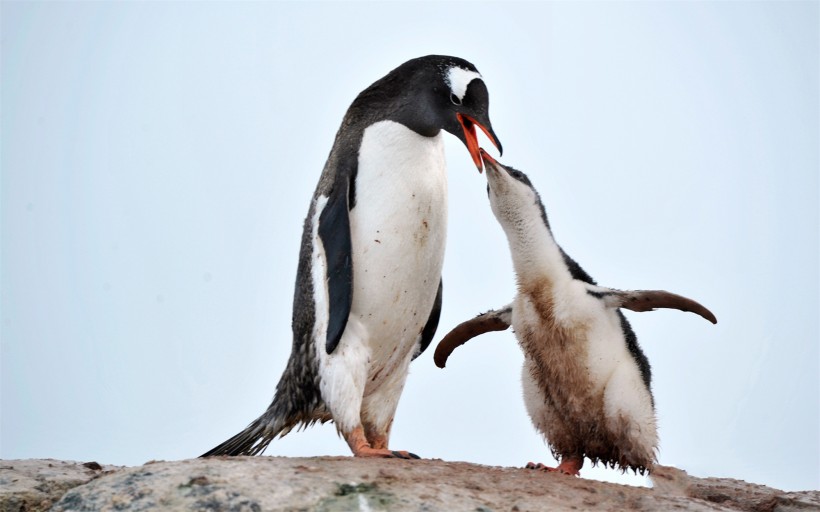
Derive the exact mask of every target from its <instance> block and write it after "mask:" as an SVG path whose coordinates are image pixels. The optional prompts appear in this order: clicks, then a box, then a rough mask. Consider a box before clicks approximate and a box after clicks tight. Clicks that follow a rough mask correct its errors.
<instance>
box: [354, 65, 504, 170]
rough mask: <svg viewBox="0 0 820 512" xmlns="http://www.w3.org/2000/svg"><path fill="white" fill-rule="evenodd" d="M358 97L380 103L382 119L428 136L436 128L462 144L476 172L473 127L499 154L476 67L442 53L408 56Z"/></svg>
mask: <svg viewBox="0 0 820 512" xmlns="http://www.w3.org/2000/svg"><path fill="white" fill-rule="evenodd" d="M359 99H360V100H364V101H367V102H369V103H370V104H371V105H373V104H374V103H377V104H380V108H382V109H384V110H383V111H385V112H388V113H387V115H386V117H387V118H388V119H391V120H394V121H397V122H400V123H402V124H403V125H405V126H407V127H408V128H410V129H412V130H413V131H415V132H417V133H419V134H421V135H424V136H428V137H432V136H435V135H437V134H438V133H439V132H440V131H441V130H442V129H444V130H445V131H448V132H450V133H452V134H453V135H455V136H456V137H458V138H459V139H460V140H461V142H463V143H464V145H465V146H467V149H468V150H469V152H470V156H472V158H473V162H474V163H475V165H476V167H477V168H478V170H479V172H481V170H482V162H481V156H480V153H479V145H478V137H477V131H476V128H480V129H481V131H483V132H484V133H485V134H486V135H487V137H488V138H489V139H490V141H491V142H492V143H493V144H494V145H495V147H496V148H498V151H499V153H501V151H502V149H501V143H500V142H499V140H498V137H496V135H495V132H494V131H493V128H492V124H491V123H490V116H489V113H488V112H489V105H490V96H489V93H488V91H487V86H486V85H485V84H484V80H483V79H482V77H481V74H480V73H479V72H478V70H477V69H476V67H475V66H474V65H472V64H471V63H470V62H468V61H466V60H464V59H461V58H458V57H449V56H445V55H428V56H426V57H419V58H416V59H412V60H409V61H407V62H405V63H404V64H402V65H401V66H399V67H397V68H396V69H394V70H393V71H391V72H390V73H388V74H387V75H386V76H385V77H384V78H382V79H381V80H379V81H377V82H376V83H374V84H373V85H371V86H370V87H369V88H368V89H366V90H365V91H363V92H362V94H361V95H360V97H359Z"/></svg>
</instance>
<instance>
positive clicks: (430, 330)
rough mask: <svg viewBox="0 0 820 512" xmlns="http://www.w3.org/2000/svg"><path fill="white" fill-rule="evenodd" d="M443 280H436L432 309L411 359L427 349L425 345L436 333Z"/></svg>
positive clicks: (428, 343)
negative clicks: (436, 289) (436, 285)
mask: <svg viewBox="0 0 820 512" xmlns="http://www.w3.org/2000/svg"><path fill="white" fill-rule="evenodd" d="M442 286H443V281H442V280H441V279H439V282H438V291H437V292H436V300H435V301H434V302H433V310H432V311H430V316H429V317H428V318H427V323H426V324H424V329H422V330H421V340H420V341H419V348H418V350H417V351H416V353H415V354H413V359H415V358H417V357H418V356H420V355H421V353H422V352H424V351H425V350H427V347H429V346H430V342H431V341H433V336H435V335H436V329H438V321H439V318H441V291H442Z"/></svg>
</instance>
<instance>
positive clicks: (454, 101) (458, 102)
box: [450, 93, 461, 106]
mask: <svg viewBox="0 0 820 512" xmlns="http://www.w3.org/2000/svg"><path fill="white" fill-rule="evenodd" d="M450 103H452V104H453V105H459V106H460V105H461V98H459V97H458V96H456V95H455V94H453V93H450Z"/></svg>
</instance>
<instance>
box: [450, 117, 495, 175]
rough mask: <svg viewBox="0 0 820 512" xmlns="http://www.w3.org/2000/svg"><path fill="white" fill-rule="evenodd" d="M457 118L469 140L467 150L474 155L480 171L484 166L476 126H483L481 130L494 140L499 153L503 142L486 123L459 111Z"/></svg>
mask: <svg viewBox="0 0 820 512" xmlns="http://www.w3.org/2000/svg"><path fill="white" fill-rule="evenodd" d="M456 118H457V119H458V122H459V124H461V128H462V129H463V130H464V139H465V140H466V141H467V150H468V151H469V152H470V156H472V157H473V162H474V163H475V166H476V168H477V169H478V172H479V173H480V172H481V171H482V170H483V169H484V166H483V164H482V162H481V153H480V150H479V146H478V136H477V135H476V130H475V127H476V126H478V127H479V128H481V131H483V132H484V134H485V135H486V136H487V138H489V139H490V142H492V143H493V145H494V146H495V147H496V149H498V152H499V153H501V144H499V143H498V138H496V136H495V134H494V133H493V132H492V130H489V129H487V128H486V127H485V126H484V125H482V124H481V123H479V122H478V121H476V120H475V119H473V118H472V117H470V116H468V115H466V114H462V113H460V112H459V113H456Z"/></svg>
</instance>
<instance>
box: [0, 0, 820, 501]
mask: <svg viewBox="0 0 820 512" xmlns="http://www.w3.org/2000/svg"><path fill="white" fill-rule="evenodd" d="M0 9H2V260H0V261H1V262H2V276H1V277H2V282H1V283H0V290H1V291H2V422H1V423H0V425H1V426H2V434H1V437H0V442H1V443H2V444H1V445H0V456H2V457H3V458H6V459H8V458H30V457H52V458H58V459H74V460H81V461H86V460H98V461H99V462H101V463H115V464H128V465H136V464H141V463H143V462H145V461H148V460H150V459H180V458H188V457H193V456H196V455H199V454H200V453H202V452H204V451H205V450H207V449H209V448H211V447H212V446H214V445H216V444H217V443H219V442H221V441H223V440H224V439H226V438H227V437H229V436H231V435H233V434H234V433H236V432H238V431H239V430H240V429H242V428H243V427H244V426H245V425H246V424H247V423H249V422H250V421H251V420H252V419H254V418H255V417H256V416H258V415H259V414H260V413H262V412H263V411H264V409H265V408H266V406H267V405H268V403H269V401H270V399H271V397H272V394H273V390H274V387H275V385H276V382H277V381H278V378H279V375H280V374H281V372H282V370H283V369H284V366H285V362H286V360H287V357H288V354H289V352H290V344H291V339H290V316H291V300H292V295H293V282H294V277H295V270H296V261H297V254H298V251H299V241H300V233H301V228H302V222H303V219H304V216H305V215H306V213H307V209H308V203H309V198H310V196H311V193H312V192H313V187H314V185H315V183H316V181H317V179H318V176H319V173H320V171H321V168H322V165H323V163H324V160H325V158H326V156H327V153H328V151H329V150H330V146H331V144H332V141H333V137H334V134H335V131H336V129H337V127H338V125H339V122H340V121H341V119H342V116H343V114H344V112H345V110H346V109H347V106H348V105H349V104H350V102H351V101H352V100H353V98H354V97H355V96H356V94H357V93H358V92H359V91H361V90H362V89H363V88H365V87H366V86H367V85H369V84H370V83H372V82H373V81H375V80H376V79H378V78H380V77H381V76H383V75H384V74H386V73H387V72H388V71H389V70H390V69H392V68H394V67H395V66H397V65H399V64H400V63H402V62H403V61H405V60H407V59H409V58H413V57H417V56H421V55H426V54H430V53H442V54H451V55H457V56H460V57H464V58H466V59H468V60H470V61H471V62H473V63H474V64H475V65H476V66H477V67H478V68H479V70H480V71H481V73H482V74H483V75H484V77H485V81H486V83H487V86H488V88H489V90H490V97H491V108H490V114H491V118H492V121H493V126H494V128H495V130H496V132H497V134H498V136H499V138H500V140H501V142H502V143H503V145H504V149H505V152H504V155H503V158H501V160H502V161H503V162H504V163H507V164H510V165H513V166H515V167H517V168H520V169H521V170H523V171H525V172H527V173H528V174H529V175H530V177H531V179H532V181H533V182H534V184H535V186H536V187H537V188H538V189H539V191H540V192H541V195H542V197H543V200H544V203H545V205H546V208H547V212H548V214H549V216H550V221H551V223H552V226H553V230H554V233H555V235H556V237H557V239H558V241H559V243H561V244H562V245H563V247H564V248H565V250H566V251H567V252H568V253H569V254H570V255H572V256H573V257H574V258H575V259H576V260H578V261H579V262H580V263H581V265H582V266H584V268H585V269H586V270H587V271H588V272H589V273H590V274H591V275H592V276H593V277H595V278H596V279H597V280H598V281H599V282H600V283H601V284H603V285H607V286H613V287H618V288H627V289H629V288H662V289H667V290H670V291H674V292H677V293H681V294H684V295H687V296H690V297H692V298H694V299H696V300H698V301H700V302H702V303H703V304H705V305H706V306H707V307H709V308H710V309H711V310H712V311H713V312H714V313H715V314H716V315H717V317H718V319H719V323H718V325H717V326H713V325H711V324H709V323H708V322H706V321H704V320H702V319H701V318H699V317H697V316H695V315H691V314H684V313H680V312H677V311H661V312H656V313H628V316H629V318H630V321H631V322H632V323H633V326H634V328H635V330H636V332H637V333H638V337H639V340H640V341H641V344H642V346H643V348H644V350H645V352H646V354H647V356H648V357H649V359H650V361H651V362H652V365H653V370H654V383H653V389H654V395H655V400H656V403H657V413H658V418H659V426H660V437H661V451H660V461H661V463H664V464H672V465H676V466H678V467H681V468H683V469H686V470H688V471H689V472H691V473H692V474H695V475H699V476H731V477H736V478H742V479H746V480H750V481H753V482H758V483H764V484H768V485H772V486H776V487H780V488H785V489H792V490H796V489H817V488H818V487H820V461H819V460H818V458H819V457H820V446H818V445H819V439H818V438H819V437H820V424H819V423H820V422H819V421H818V409H819V408H820V398H819V397H818V394H819V393H820V382H818V366H819V365H820V358H819V356H818V338H819V337H820V335H819V334H818V310H819V309H820V308H819V307H818V231H820V228H818V26H820V23H818V21H819V20H818V3H817V2H658V3H644V2H625V3H621V2H607V3H587V2H584V3H461V2H460V3H387V4H375V3H242V4H228V3H220V2H209V3H197V2H182V3H160V2H146V3H141V2H125V3H103V2H89V3H71V2H52V3H31V2H25V3H18V2H3V3H2V5H1V6H0ZM484 145H485V146H487V145H488V144H487V143H486V140H485V141H484ZM447 158H448V162H449V178H450V225H449V244H448V248H447V256H446V263H445V269H444V290H445V294H444V307H443V312H442V317H441V324H440V327H439V336H437V339H438V338H440V336H441V335H443V334H444V333H445V332H446V331H447V330H449V329H450V328H452V327H453V326H455V325H456V324H457V323H459V322H461V321H463V320H465V319H467V318H469V317H471V316H473V315H475V314H477V313H479V312H481V311H484V310H487V309H489V308H493V307H498V306H501V305H503V304H506V303H507V302H509V300H510V299H511V298H512V296H513V293H514V284H513V275H512V270H511V264H510V260H509V254H508V252H507V246H506V241H505V239H504V237H503V235H502V232H501V229H500V228H499V226H498V225H497V223H496V222H495V219H494V218H493V217H492V214H491V212H490V209H489V205H488V202H487V197H486V192H485V186H486V183H485V180H484V177H483V176H481V175H479V174H477V173H476V171H475V168H474V166H473V163H472V161H471V159H470V157H469V154H468V153H467V150H466V149H465V148H464V146H463V145H462V144H461V143H460V142H459V141H458V140H457V139H455V137H450V136H448V137H447ZM521 358H522V357H521V354H520V351H519V349H518V347H517V345H516V343H515V341H514V338H513V336H512V334H510V333H509V332H505V333H500V334H494V335H487V336H484V337H482V338H479V339H477V340H475V341H473V342H472V343H470V344H469V345H466V346H465V347H462V348H461V349H459V350H458V351H457V352H456V353H455V354H454V355H453V357H452V359H451V361H450V364H449V366H448V368H447V369H446V370H439V369H438V368H436V367H435V366H434V365H433V362H432V350H430V351H428V352H427V353H425V354H424V355H423V356H422V357H421V358H419V359H418V360H417V361H416V362H415V363H414V364H413V366H412V368H411V375H410V378H409V380H408V384H407V387H406V389H405V393H404V395H403V398H402V401H401V403H400V406H399V410H398V414H397V417H396V421H395V427H394V431H393V438H392V443H391V444H392V447H393V448H395V449H406V450H411V451H414V452H416V453H419V454H420V455H422V456H424V457H434V458H442V459H446V460H464V461H471V462H477V463H483V464H490V465H504V466H521V465H523V464H524V463H525V462H527V461H528V460H533V461H542V462H546V463H551V462H552V459H551V458H550V457H549V453H548V450H547V448H546V446H545V445H544V443H543V441H542V439H541V438H540V437H539V435H538V434H537V433H536V432H535V431H534V429H533V427H532V426H531V424H530V422H529V419H528V417H527V415H526V412H525V410H524V407H523V403H522V400H521V397H520V395H521V391H520V383H519V373H520V369H519V367H520V362H521ZM348 453H349V452H348V449H347V446H346V445H345V443H344V442H343V441H342V440H341V439H339V438H337V436H336V433H335V429H334V427H333V426H332V425H330V424H328V425H325V426H322V427H313V428H312V429H310V430H308V431H306V432H300V433H292V434H290V435H289V436H287V437H286V438H284V439H283V440H281V441H276V442H274V443H273V444H272V445H271V446H270V448H269V449H268V452H267V454H269V455H327V454H341V455H346V454H348ZM583 474H584V475H585V476H587V477H593V478H605V479H616V480H619V481H627V482H630V483H638V484H641V483H643V482H644V480H643V479H641V478H639V477H637V478H636V477H626V478H622V477H620V475H619V474H618V473H617V472H615V471H612V470H600V469H598V470H590V469H589V468H585V469H584V470H583Z"/></svg>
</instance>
